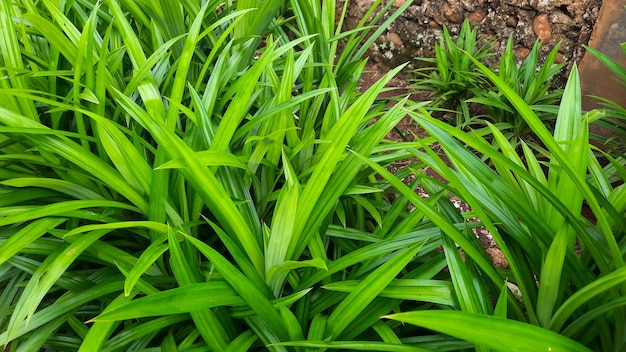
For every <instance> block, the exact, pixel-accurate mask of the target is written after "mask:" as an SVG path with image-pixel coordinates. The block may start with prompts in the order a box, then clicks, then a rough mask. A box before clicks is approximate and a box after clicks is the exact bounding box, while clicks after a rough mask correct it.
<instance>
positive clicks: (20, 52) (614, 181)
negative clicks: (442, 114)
mask: <svg viewBox="0 0 626 352" xmlns="http://www.w3.org/2000/svg"><path fill="white" fill-rule="evenodd" d="M392 4H393V2H389V4H387V5H384V4H383V2H382V1H377V2H375V4H374V5H375V6H374V7H372V9H371V11H370V13H368V14H367V16H365V18H366V19H367V20H363V21H362V22H361V23H360V26H359V27H358V29H357V30H353V31H349V32H345V33H344V32H342V31H341V23H342V22H343V15H344V14H345V12H346V9H347V6H348V2H346V3H345V5H344V7H343V8H342V12H341V13H339V14H337V13H336V4H335V2H334V1H322V2H320V1H314V0H310V1H296V0H294V1H289V2H284V1H272V0H265V1H260V0H247V1H237V2H230V1H229V2H217V1H208V2H200V1H193V0H183V1H180V2H173V1H169V0H158V1H153V2H148V1H144V0H135V1H133V0H121V1H114V0H105V1H102V2H99V1H98V2H96V1H91V0H77V1H56V2H53V1H49V0H43V1H34V0H32V1H31V0H24V1H21V2H18V3H13V2H11V1H10V0H0V36H2V37H1V39H0V76H1V77H2V79H0V192H1V193H2V197H1V198H0V344H2V345H3V346H5V348H6V349H7V350H9V351H20V352H22V351H23V352H28V351H36V350H38V349H40V348H43V349H45V350H51V351H246V350H260V351H261V350H271V351H321V350H326V349H340V350H374V351H450V350H468V349H473V348H474V349H477V350H485V351H486V350H502V351H512V350H528V351H541V350H545V351H586V350H589V349H591V350H607V351H610V350H620V349H622V348H624V344H625V340H626V336H624V335H625V334H626V333H625V331H626V310H625V309H624V305H625V304H626V299H624V296H625V295H624V292H625V290H626V284H625V280H626V269H625V268H624V261H623V255H624V252H625V251H626V243H625V242H626V240H625V239H624V233H625V230H626V221H625V220H624V213H625V211H626V192H625V191H626V189H625V188H624V187H625V186H624V182H623V180H624V179H625V178H626V168H625V167H624V165H623V159H622V158H619V156H618V155H614V156H613V157H611V156H610V155H606V156H605V157H608V160H609V161H610V163H609V164H608V165H607V166H605V167H602V166H601V165H603V164H601V162H600V161H599V160H598V158H597V157H596V154H595V153H594V149H593V148H592V147H590V144H589V132H588V124H589V122H590V121H592V120H595V119H596V118H597V117H598V116H599V115H598V114H597V113H583V112H582V111H581V108H580V101H581V93H580V86H579V83H578V77H577V73H576V70H575V69H574V70H573V71H572V74H571V76H570V80H569V83H568V86H567V87H566V89H565V91H564V93H563V97H562V101H561V103H560V108H559V109H558V116H557V117H556V122H555V123H554V129H553V131H550V130H548V128H547V127H546V125H545V123H544V121H543V119H542V117H541V116H537V113H536V109H535V110H533V108H532V106H534V105H535V104H539V103H541V104H544V103H545V104H549V103H552V102H553V101H552V100H550V101H549V102H545V101H544V100H545V95H546V94H548V93H547V88H546V90H545V91H544V90H543V89H544V87H545V85H544V81H543V80H542V81H540V82H538V83H537V87H538V88H536V89H535V90H534V91H536V92H540V93H541V92H543V93H545V94H544V95H542V94H539V97H538V100H533V101H532V102H529V101H528V100H525V99H524V97H520V94H525V96H528V95H529V94H530V93H528V91H524V92H522V91H517V90H513V89H512V88H511V84H510V82H509V81H508V78H510V77H513V76H514V75H517V76H518V77H520V76H528V72H529V71H528V70H529V68H528V67H535V66H533V65H537V63H536V61H535V62H532V61H531V62H530V63H529V64H527V66H526V67H527V68H524V66H522V68H519V71H516V72H520V73H514V72H512V71H511V72H508V71H507V73H506V74H505V73H504V72H500V75H499V76H498V75H496V74H494V73H493V72H492V71H491V70H490V69H489V68H487V67H485V66H484V65H483V64H481V63H480V61H479V60H477V58H476V57H473V56H471V55H468V54H466V53H463V52H462V51H459V52H458V54H459V55H461V56H459V57H458V59H460V60H463V62H464V63H465V64H467V65H469V66H471V67H473V68H474V69H475V74H472V75H471V77H474V76H475V75H480V76H481V77H482V78H481V79H482V80H484V82H490V83H489V84H490V85H493V87H494V88H493V92H498V99H499V101H500V102H501V103H500V104H499V105H506V106H507V109H506V111H507V112H510V113H512V114H514V115H515V118H516V119H522V120H523V121H524V124H525V125H526V126H528V128H529V129H530V130H531V131H532V133H533V135H534V136H535V138H536V139H537V140H538V141H539V142H540V144H541V145H542V146H543V148H545V153H546V154H547V158H548V160H547V162H540V161H538V160H537V159H536V157H535V150H533V149H532V147H531V146H529V145H527V144H526V143H525V142H524V141H523V140H514V141H512V140H511V139H510V138H509V136H507V135H506V134H505V133H506V129H503V130H504V131H505V133H503V132H502V131H501V130H500V129H499V127H501V126H499V125H498V124H492V123H490V122H489V121H486V122H485V124H486V125H487V127H486V128H488V129H489V131H490V134H491V135H492V136H493V138H491V139H489V140H487V139H485V138H483V137H481V136H480V135H479V134H477V133H474V132H466V131H463V130H462V129H459V128H457V127H456V126H451V125H449V124H446V123H444V122H442V121H439V120H437V119H435V118H433V117H432V116H431V115H430V113H429V110H428V109H427V106H426V105H427V103H414V102H410V101H409V100H408V99H406V98H405V97H401V98H400V99H398V102H396V103H395V104H388V103H389V101H387V100H384V99H380V98H379V96H380V93H381V92H383V91H385V89H386V88H385V86H386V84H387V83H388V82H389V81H390V80H391V79H392V78H393V76H394V75H395V74H397V73H398V72H399V70H400V69H401V68H397V69H395V70H393V71H391V72H389V73H388V74H387V75H385V76H384V77H383V78H382V79H381V80H380V81H378V82H376V83H375V84H374V85H373V86H372V87H371V88H369V89H367V90H365V91H364V92H362V93H359V89H357V87H358V84H359V80H360V78H361V76H362V73H363V70H364V67H365V60H364V59H363V55H364V54H365V51H366V49H367V48H368V47H369V46H370V44H371V43H372V42H373V41H374V40H375V38H377V37H378V36H379V34H380V33H381V32H382V31H383V30H384V28H385V26H386V24H385V23H389V22H390V21H393V20H394V19H395V18H396V17H397V16H398V15H399V14H400V13H401V11H403V10H404V9H405V8H406V7H408V6H410V4H411V1H407V2H405V3H404V5H403V6H402V7H401V8H400V9H398V11H397V12H395V13H393V14H391V15H390V16H389V17H387V18H386V19H384V16H383V15H384V14H385V13H387V12H388V11H390V9H391V6H392ZM337 15H339V16H340V17H339V18H336V17H335V16H337ZM370 15H371V16H370ZM383 20H384V21H385V22H384V23H383V25H382V26H371V25H370V22H368V21H371V23H372V24H377V23H379V22H382V21H383ZM337 22H338V23H339V26H338V27H339V28H336V27H335V23H337ZM340 43H341V47H342V50H339V45H340ZM530 60H533V59H530ZM505 64H506V63H504V64H503V65H505ZM444 66H445V65H444ZM516 67H517V66H516ZM550 67H551V66H550ZM546 70H547V72H545V74H546V75H549V74H550V73H551V72H552V71H551V70H552V69H546ZM524 73H525V74H524ZM456 74H458V75H461V76H462V75H463V73H462V72H461V73H456ZM459 79H463V77H459ZM524 79H527V80H528V81H524V82H530V83H532V82H533V81H532V78H531V77H526V78H524ZM548 95H549V94H548ZM550 97H551V98H552V96H550ZM542 99H543V100H542ZM537 102H539V103H537ZM494 107H497V106H494ZM407 115H408V116H410V118H412V119H413V121H414V122H415V123H416V124H417V125H419V126H420V127H421V128H423V129H424V130H426V131H427V132H428V134H429V135H428V137H424V138H417V139H416V140H415V141H411V142H408V141H407V142H397V141H389V140H387V139H386V136H387V135H388V133H389V132H390V131H391V130H392V129H393V128H394V127H395V126H396V125H397V124H398V123H399V121H400V120H401V119H402V118H404V117H405V116H407ZM518 146H519V148H518ZM435 147H436V148H437V152H435ZM520 151H521V155H520V154H518V153H520ZM405 160H412V164H411V165H410V166H408V167H405V168H402V169H400V170H399V171H396V172H395V173H392V172H391V171H390V170H392V169H395V168H391V167H389V166H392V165H393V164H394V163H395V162H397V161H405ZM426 169H431V170H434V171H436V173H437V174H438V175H439V176H440V177H438V178H436V177H433V176H429V175H432V174H431V173H426V172H425V170H426ZM441 179H444V180H445V181H442V180H441ZM418 186H419V187H421V188H423V189H424V190H425V191H426V192H427V193H428V194H429V197H427V198H424V197H421V196H419V195H418V194H417V193H416V192H415V190H416V188H417V187H418ZM449 195H454V196H455V197H457V198H459V199H460V200H462V201H463V202H465V203H467V204H468V205H470V206H471V208H472V210H471V211H469V212H462V211H460V210H459V209H457V208H456V207H455V206H454V204H453V203H452V201H451V200H450V199H449V197H448V196H449ZM583 208H586V209H588V210H589V213H592V214H593V217H591V216H588V217H585V216H583V215H581V214H582V209H583ZM475 219H478V221H474V220H475ZM470 220H472V221H470ZM477 227H484V228H486V229H487V230H489V232H490V233H491V235H492V236H493V239H494V240H495V242H496V243H497V244H498V246H499V248H500V249H501V251H502V253H503V255H504V256H505V257H506V259H507V261H508V267H506V268H502V267H496V266H495V265H494V263H493V262H492V261H491V260H490V258H489V256H488V255H487V252H486V250H485V249H484V247H483V246H482V245H481V243H480V242H479V241H478V239H477V237H476V235H475V233H474V231H473V230H474V229H475V228H477ZM511 287H515V289H514V290H512V289H511Z"/></svg>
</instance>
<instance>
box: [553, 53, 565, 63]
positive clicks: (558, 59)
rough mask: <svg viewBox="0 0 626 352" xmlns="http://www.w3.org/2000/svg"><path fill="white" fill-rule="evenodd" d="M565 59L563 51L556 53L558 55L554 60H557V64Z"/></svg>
mask: <svg viewBox="0 0 626 352" xmlns="http://www.w3.org/2000/svg"><path fill="white" fill-rule="evenodd" d="M564 61H565V56H563V54H561V53H558V54H556V57H555V58H554V62H556V63H557V64H560V63H562V62H564Z"/></svg>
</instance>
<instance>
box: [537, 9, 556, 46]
mask: <svg viewBox="0 0 626 352" xmlns="http://www.w3.org/2000/svg"><path fill="white" fill-rule="evenodd" d="M533 31H534V32H535V35H536V36H537V38H538V39H539V40H540V41H542V42H544V43H545V42H547V41H548V40H550V38H551V37H552V25H551V24H550V20H549V19H548V15H546V14H541V15H538V16H536V17H535V19H534V20H533Z"/></svg>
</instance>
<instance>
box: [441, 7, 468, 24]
mask: <svg viewBox="0 0 626 352" xmlns="http://www.w3.org/2000/svg"><path fill="white" fill-rule="evenodd" d="M443 17H445V18H446V20H448V21H450V22H452V23H461V22H463V9H459V8H452V7H451V6H450V5H448V4H445V5H443Z"/></svg>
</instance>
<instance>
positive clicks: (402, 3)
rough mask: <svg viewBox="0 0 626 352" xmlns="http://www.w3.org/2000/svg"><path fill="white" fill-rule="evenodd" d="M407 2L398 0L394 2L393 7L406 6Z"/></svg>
mask: <svg viewBox="0 0 626 352" xmlns="http://www.w3.org/2000/svg"><path fill="white" fill-rule="evenodd" d="M405 2H406V0H396V1H394V2H393V6H395V7H400V6H402V5H404V3H405Z"/></svg>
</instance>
